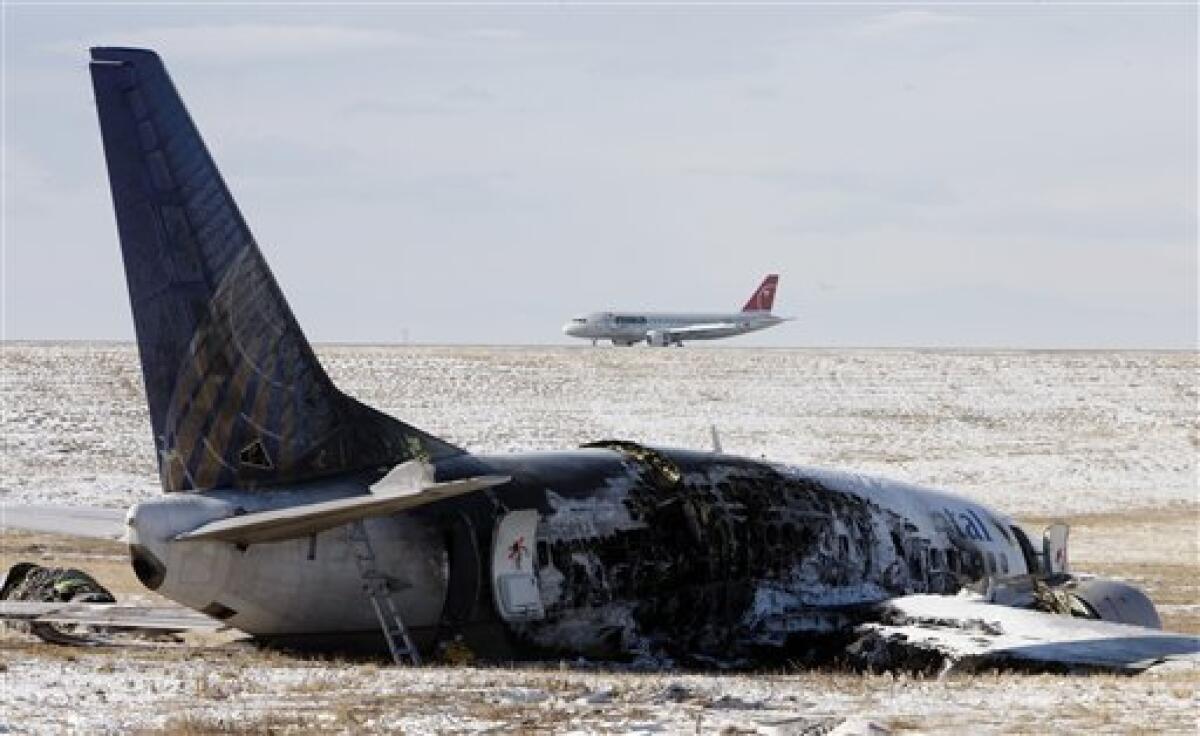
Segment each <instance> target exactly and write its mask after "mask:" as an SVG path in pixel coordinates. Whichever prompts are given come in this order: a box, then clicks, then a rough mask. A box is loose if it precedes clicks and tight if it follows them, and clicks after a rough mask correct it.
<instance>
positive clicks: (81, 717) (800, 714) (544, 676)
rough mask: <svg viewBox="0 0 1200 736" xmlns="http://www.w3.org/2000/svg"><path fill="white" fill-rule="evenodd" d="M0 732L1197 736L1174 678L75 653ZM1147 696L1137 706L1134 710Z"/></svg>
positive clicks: (15, 681) (27, 670) (14, 690)
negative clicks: (385, 664)
mask: <svg viewBox="0 0 1200 736" xmlns="http://www.w3.org/2000/svg"><path fill="white" fill-rule="evenodd" d="M5 662H6V664H7V670H6V672H5V673H4V679H3V693H2V695H3V698H4V703H5V708H4V709H3V711H2V712H0V729H6V730H12V731H18V732H28V733H60V732H62V731H71V732H87V733H128V732H131V731H142V730H151V729H164V730H174V731H180V730H184V728H183V726H184V725H187V724H190V725H191V726H193V731H192V732H195V731H199V730H201V729H200V728H197V727H196V726H199V725H206V726H207V727H208V729H209V730H212V729H214V727H216V726H219V725H222V724H223V725H224V726H225V727H226V728H227V729H232V728H233V727H234V726H237V727H240V728H241V729H244V732H257V731H259V730H265V728H264V727H266V726H272V727H274V730H275V732H280V731H286V730H288V729H289V728H291V729H294V730H297V731H299V730H302V729H304V728H307V729H309V730H313V729H316V730H321V731H324V732H342V733H358V732H382V731H400V730H403V731H404V732H408V733H476V732H482V731H501V732H537V733H577V734H595V733H614V732H618V733H633V732H644V733H665V734H694V733H704V734H716V733H728V732H735V733H760V734H802V733H828V732H829V731H832V730H834V729H841V730H837V731H835V732H836V733H844V734H845V733H849V734H861V733H868V734H879V733H891V732H894V731H900V730H908V729H913V728H916V729H919V730H920V731H921V732H923V733H961V732H963V729H966V728H968V727H969V730H970V731H971V732H972V733H981V734H989V733H1011V732H1031V731H1039V730H1041V727H1042V726H1044V724H1045V723H1046V722H1049V721H1053V723H1054V724H1055V729H1056V730H1058V731H1060V732H1063V733H1076V732H1081V731H1085V730H1093V731H1095V732H1100V733H1111V732H1120V731H1129V730H1134V729H1138V728H1141V727H1145V726H1148V725H1150V724H1149V722H1148V721H1146V717H1147V714H1150V713H1152V714H1153V719H1154V720H1153V728H1154V729H1155V730H1157V731H1159V732H1164V733H1170V732H1176V733H1188V732H1189V731H1190V729H1191V727H1192V726H1193V725H1194V723H1195V700H1194V696H1195V693H1194V690H1193V689H1191V687H1190V686H1189V685H1188V682H1189V681H1188V680H1186V679H1180V677H1181V676H1180V675H1178V674H1168V675H1154V674H1149V675H1145V676H1143V677H1139V678H1137V679H1133V680H1130V679H1128V678H1117V677H1089V678H1052V677H1020V676H990V675H989V676H981V677H971V678H965V677H952V678H949V679H946V680H941V681H935V680H924V679H914V678H907V677H892V676H887V675H883V676H861V677H860V676H852V675H847V676H840V675H827V674H756V675H699V674H670V675H664V674H639V673H633V672H610V671H595V672H589V671H581V670H578V669H570V668H566V669H561V668H560V670H546V669H537V668H521V669H507V668H467V667H462V668H421V669H418V670H394V669H380V668H377V667H374V666H372V665H348V664H321V663H306V662H287V663H278V662H276V663H272V662H262V661H258V662H256V661H254V660H253V658H251V659H249V660H247V661H243V660H241V659H239V658H238V657H232V658H230V657H228V656H217V655H208V656H203V655H200V653H197V652H192V653H187V652H184V653H181V654H180V657H179V659H178V661H169V660H167V661H156V660H154V659H142V658H139V657H138V656H136V655H132V654H127V653H122V652H116V653H102V652H96V651H78V650H76V651H75V652H73V653H72V654H71V657H70V659H55V658H48V659H39V660H28V659H25V660H22V659H19V658H13V657H6V658H5ZM1131 698H1136V700H1137V703H1138V706H1137V708H1129V707H1127V704H1128V703H1129V701H1130V699H1131Z"/></svg>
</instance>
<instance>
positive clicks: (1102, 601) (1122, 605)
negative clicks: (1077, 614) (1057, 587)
mask: <svg viewBox="0 0 1200 736" xmlns="http://www.w3.org/2000/svg"><path fill="white" fill-rule="evenodd" d="M1066 593H1067V594H1068V595H1069V596H1071V597H1072V598H1074V599H1075V600H1076V601H1078V602H1081V603H1083V604H1084V606H1083V607H1084V608H1085V609H1086V610H1087V611H1088V613H1089V614H1091V617H1092V618H1098V619H1101V620H1103V621H1111V622H1113V623H1118V624H1132V625H1134V626H1145V627H1147V628H1151V629H1161V628H1162V619H1160V618H1159V616H1158V610H1157V609H1156V608H1155V607H1154V603H1153V602H1152V601H1151V600H1150V597H1149V596H1147V595H1146V594H1145V593H1143V592H1142V591H1141V589H1139V588H1137V587H1135V586H1133V585H1130V584H1129V583H1126V582H1122V581H1120V580H1111V579H1107V578H1082V579H1077V580H1073V581H1072V582H1071V583H1070V584H1069V585H1068V586H1067V588H1066Z"/></svg>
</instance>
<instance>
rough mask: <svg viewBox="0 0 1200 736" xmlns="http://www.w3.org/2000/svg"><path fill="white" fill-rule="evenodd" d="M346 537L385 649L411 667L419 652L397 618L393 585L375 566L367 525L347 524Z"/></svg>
mask: <svg viewBox="0 0 1200 736" xmlns="http://www.w3.org/2000/svg"><path fill="white" fill-rule="evenodd" d="M347 536H348V539H349V541H350V548H351V550H353V552H354V561H355V562H356V563H357V564H358V574H359V576H360V577H361V578H362V588H363V592H364V593H366V594H367V598H368V599H370V601H371V607H372V608H374V609H375V616H376V618H378V619H379V625H380V628H382V629H383V638H384V639H386V640H387V645H388V651H390V652H391V653H392V661H393V662H395V663H396V664H397V665H404V664H410V665H413V666H414V667H415V666H417V665H420V664H421V654H420V652H418V651H417V647H416V645H414V644H413V641H412V637H410V636H409V635H408V627H406V626H405V625H404V619H402V618H401V617H400V606H399V605H397V603H396V598H395V596H393V595H392V585H391V583H390V581H389V579H388V576H387V575H384V574H383V573H381V572H379V570H378V569H376V567H375V549H374V548H373V547H372V546H371V540H370V538H369V537H368V536H367V527H366V525H365V524H364V523H363V522H362V521H356V522H354V523H352V524H350V526H349V532H348V535H347Z"/></svg>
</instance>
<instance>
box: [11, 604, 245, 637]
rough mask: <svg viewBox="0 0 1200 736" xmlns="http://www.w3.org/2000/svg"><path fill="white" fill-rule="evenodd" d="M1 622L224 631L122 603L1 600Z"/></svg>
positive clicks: (188, 613)
mask: <svg viewBox="0 0 1200 736" xmlns="http://www.w3.org/2000/svg"><path fill="white" fill-rule="evenodd" d="M0 620H6V621H25V622H27V623H31V624H59V625H61V624H76V625H83V626H101V627H104V628H108V629H122V630H134V631H159V632H164V633H166V632H181V631H218V630H220V629H223V628H226V626H225V624H223V623H221V622H220V621H218V620H217V619H215V618H211V617H209V616H206V615H204V614H203V613H200V612H198V611H193V610H191V609H188V608H184V607H183V606H142V605H129V604H123V603H53V602H45V601H4V600H0Z"/></svg>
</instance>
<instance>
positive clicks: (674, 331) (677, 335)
mask: <svg viewBox="0 0 1200 736" xmlns="http://www.w3.org/2000/svg"><path fill="white" fill-rule="evenodd" d="M741 326H742V325H741V324H739V323H737V322H708V323H706V324H700V325H688V326H686V327H672V328H670V329H666V330H661V332H662V333H663V334H664V335H667V336H669V337H671V338H672V339H680V340H684V339H687V338H692V339H696V338H699V337H706V336H708V335H716V336H724V335H726V334H728V333H729V331H730V330H736V329H739V328H740V327H741Z"/></svg>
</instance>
